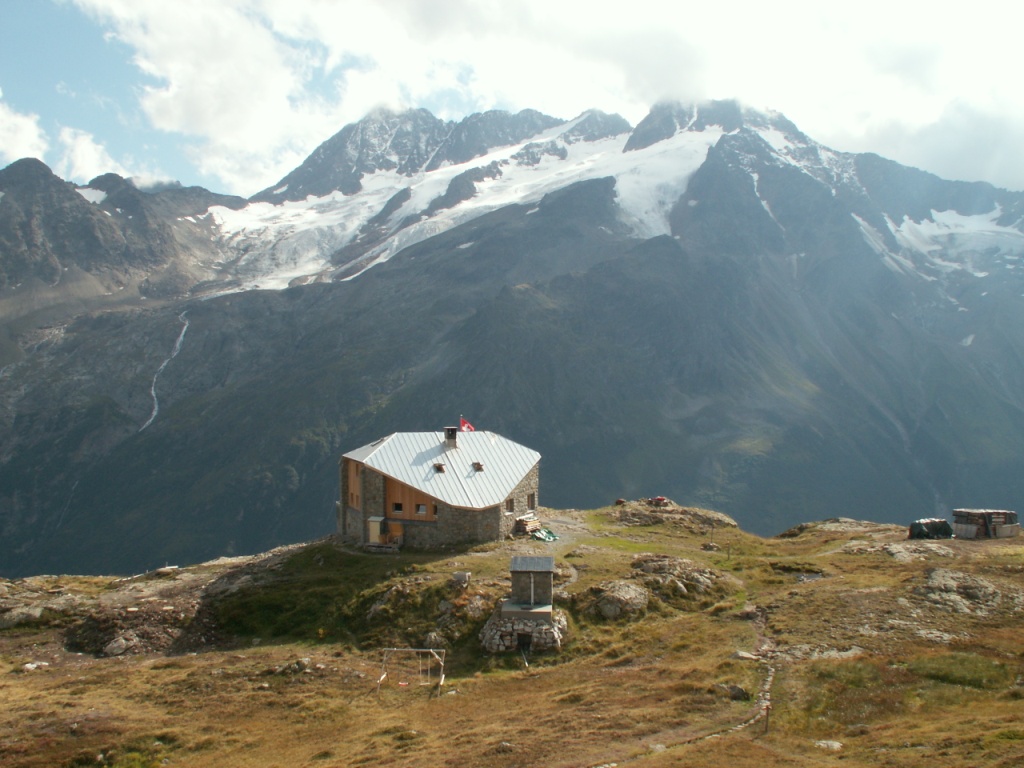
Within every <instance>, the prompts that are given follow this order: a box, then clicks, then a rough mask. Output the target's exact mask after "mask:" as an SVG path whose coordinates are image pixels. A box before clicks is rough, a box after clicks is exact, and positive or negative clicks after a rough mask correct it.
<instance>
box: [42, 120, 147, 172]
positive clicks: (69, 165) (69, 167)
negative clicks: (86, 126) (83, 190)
mask: <svg viewBox="0 0 1024 768" xmlns="http://www.w3.org/2000/svg"><path fill="white" fill-rule="evenodd" d="M59 141H60V145H61V151H60V159H59V160H58V161H57V163H56V166H55V167H54V172H55V173H56V174H57V175H58V176H60V177H62V178H65V179H71V180H74V181H78V182H83V183H84V182H87V181H89V180H91V179H94V178H96V177H97V176H100V175H102V174H104V173H116V174H118V175H120V176H125V177H128V176H131V173H130V172H129V171H127V170H126V169H125V168H124V167H123V166H122V165H121V164H120V163H118V162H117V161H116V160H114V158H112V157H111V156H110V154H109V153H108V152H107V150H106V148H104V147H103V146H102V145H100V144H98V143H97V142H96V139H95V138H94V137H93V135H92V134H91V133H87V132H86V131H80V130H78V129H76V128H67V127H65V128H61V130H60V136H59Z"/></svg>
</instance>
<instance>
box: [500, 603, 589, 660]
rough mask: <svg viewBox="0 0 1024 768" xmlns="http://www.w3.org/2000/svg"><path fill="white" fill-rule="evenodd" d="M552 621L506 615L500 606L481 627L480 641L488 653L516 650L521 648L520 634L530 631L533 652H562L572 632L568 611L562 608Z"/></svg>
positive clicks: (556, 611)
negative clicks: (563, 642) (566, 613)
mask: <svg viewBox="0 0 1024 768" xmlns="http://www.w3.org/2000/svg"><path fill="white" fill-rule="evenodd" d="M551 621H552V623H551V624H549V623H548V622H546V621H543V620H540V621H537V620H533V619H513V618H509V617H503V616H502V615H501V609H500V608H499V609H498V610H496V611H495V612H494V613H493V614H492V615H491V618H489V619H488V620H487V623H486V624H484V628H483V629H481V630H480V643H481V645H483V647H484V650H485V651H487V652H488V653H504V652H507V651H515V650H518V649H519V636H520V635H525V634H529V635H530V650H531V651H558V650H561V648H562V641H563V640H565V639H566V637H567V635H568V633H569V622H568V621H567V620H566V618H565V612H564V611H560V610H558V609H555V611H554V612H553V614H552V616H551Z"/></svg>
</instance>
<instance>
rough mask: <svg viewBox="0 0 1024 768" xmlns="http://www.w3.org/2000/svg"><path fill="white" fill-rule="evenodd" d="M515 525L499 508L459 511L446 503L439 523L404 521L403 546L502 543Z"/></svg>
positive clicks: (442, 507)
mask: <svg viewBox="0 0 1024 768" xmlns="http://www.w3.org/2000/svg"><path fill="white" fill-rule="evenodd" d="M508 517H510V516H508ZM512 522H513V521H512V520H506V515H505V514H504V513H503V512H502V511H501V508H500V507H490V508H489V509H458V508H456V507H449V506H448V505H447V504H438V505H437V519H436V520H433V521H430V522H427V521H423V522H419V521H416V520H403V521H402V524H403V528H404V540H403V542H402V546H404V547H411V548H413V549H440V548H443V547H446V546H451V545H454V544H479V543H481V542H485V541H499V540H501V539H503V538H505V537H506V536H508V535H509V534H510V533H511V531H512Z"/></svg>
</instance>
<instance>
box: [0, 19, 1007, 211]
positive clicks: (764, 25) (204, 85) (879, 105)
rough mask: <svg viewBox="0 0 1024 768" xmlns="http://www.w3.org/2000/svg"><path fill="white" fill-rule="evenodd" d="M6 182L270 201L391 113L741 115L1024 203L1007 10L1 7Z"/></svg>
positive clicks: (1, 137) (0, 155)
mask: <svg viewBox="0 0 1024 768" xmlns="http://www.w3.org/2000/svg"><path fill="white" fill-rule="evenodd" d="M0 7H2V10H3V23H2V25H0V166H4V165H6V164H7V163H9V162H12V161H13V160H16V159H18V158H20V157H25V156H34V157H39V158H41V159H42V160H44V161H45V162H46V163H47V164H48V165H49V166H50V167H51V168H52V169H53V170H54V171H55V172H56V173H58V174H59V175H60V176H62V177H64V178H67V179H72V180H75V181H79V182H84V181H87V180H89V179H90V178H92V177H94V176H96V175H98V174H100V173H104V172H107V171H115V172H117V173H120V174H122V175H125V176H135V177H137V178H140V179H177V180H180V181H181V182H183V183H185V184H201V185H203V186H205V187H208V188H210V189H213V190H216V191H219V192H233V193H236V194H242V195H251V194H253V193H255V192H257V191H259V190H260V189H262V188H264V187H266V186H269V185H270V184H273V183H274V182H275V181H277V180H278V179H280V178H281V177H282V176H284V175H285V173H287V172H288V171H289V170H291V169H292V168H294V167H295V166H296V165H298V164H299V163H300V162H301V161H302V159H303V158H305V156H306V155H308V154H309V153H310V152H311V151H312V150H313V149H314V148H315V147H316V146H317V145H318V144H319V143H320V142H322V141H324V140H325V139H327V138H328V137H330V136H331V135H333V134H334V133H336V132H337V131H338V130H339V129H340V128H341V127H342V126H343V125H344V124H346V123H348V122H352V121H354V120H357V119H359V118H360V117H361V116H363V115H364V114H365V113H366V112H367V111H369V110H370V109H372V108H373V107H375V106H379V105H386V106H392V107H426V108H427V109H429V110H431V111H432V112H434V113H435V114H437V115H439V116H441V117H445V118H459V117H461V116H464V115H466V114H469V113H471V112H476V111H481V110H486V109H508V110H519V109H523V108H526V107H531V108H534V109H538V110H540V111H542V112H546V113H548V114H551V115H554V116H556V117H563V118H571V117H574V116H575V115H576V114H578V113H579V112H581V111H583V110H584V109H588V108H591V107H596V108H599V109H603V110H604V111H606V112H619V113H620V114H622V115H623V116H624V117H625V118H626V119H628V120H629V121H630V122H632V123H634V124H635V123H636V122H637V121H639V120H640V119H641V118H642V117H643V116H644V114H646V112H647V109H648V107H649V106H650V105H651V104H653V103H654V102H656V101H658V100H660V99H666V98H671V99H682V100H685V101H693V100H702V99H708V98H737V99H739V100H741V101H743V102H744V103H745V104H746V105H748V106H752V107H755V108H771V109H776V110H778V111H780V112H783V113H785V114H786V115H787V116H788V117H789V118H790V119H792V120H793V121H794V122H795V123H796V124H797V125H798V126H799V127H800V128H801V129H802V130H803V131H804V132H805V133H807V134H809V135H810V136H811V137H812V138H815V139H817V140H818V141H820V142H822V143H824V144H827V145H828V146H831V147H833V148H835V149H839V150H845V151H873V152H877V153H879V154H882V155H885V156H887V157H891V158H893V159H896V160H899V161H900V162H903V163H906V164H909V165H914V166H917V167H920V168H924V169H926V170H929V171H932V172H934V173H937V174H939V175H941V176H944V177H946V178H955V179H967V180H985V181H990V182H992V183H994V184H997V185H999V186H1003V187H1008V188H1010V189H1017V190H1024V152H1022V151H1021V148H1022V147H1024V98H1021V97H1020V91H1019V80H1020V75H1019V72H1020V66H1019V62H1018V58H1019V56H1018V53H1017V51H1018V49H1019V36H1020V33H1019V30H1017V28H1016V25H1015V24H1014V23H1011V19H1010V18H1008V17H1007V15H1006V13H1007V5H1006V3H1005V2H1003V1H1002V0H1000V1H999V2H993V1H990V0H974V2H972V3H970V4H969V5H961V6H957V7H956V8H957V10H956V12H953V10H952V7H951V6H950V7H949V8H948V9H946V10H944V8H946V7H945V6H941V5H937V4H935V3H933V2H927V3H926V2H911V1H910V0H888V1H887V2H876V1H875V0H862V2H859V3H856V4H851V3H842V4H840V3H828V2H821V0H814V2H798V1H795V0H776V1H775V2H764V1H763V0H758V1H755V2H746V0H733V2H729V3H711V2H707V0H703V2H699V3H695V2H689V0H674V1H673V2H667V1H663V0H630V1H629V2H616V3H612V2H603V0H431V1H430V2H427V1H426V0H173V2H168V1H167V0H0Z"/></svg>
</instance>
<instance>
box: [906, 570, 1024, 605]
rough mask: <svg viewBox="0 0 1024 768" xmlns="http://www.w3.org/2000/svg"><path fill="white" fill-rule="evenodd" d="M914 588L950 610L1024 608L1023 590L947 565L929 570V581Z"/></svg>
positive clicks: (919, 594) (919, 593)
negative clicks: (997, 584)
mask: <svg viewBox="0 0 1024 768" xmlns="http://www.w3.org/2000/svg"><path fill="white" fill-rule="evenodd" d="M913 592H914V594H915V595H917V596H918V597H920V598H922V599H924V600H925V601H927V602H928V603H930V604H931V605H933V606H935V607H936V608H940V609H942V610H943V611H948V612H950V613H960V614H967V615H973V616H988V615H989V614H991V613H993V612H994V611H996V610H999V609H1004V610H1011V611H1020V610H1022V609H1024V593H1022V592H1021V591H1020V590H1018V589H1008V588H1005V587H1004V588H1002V589H1000V588H999V587H997V586H996V585H995V584H994V583H992V582H991V581H989V580H988V579H984V578H982V577H980V576H971V575H970V574H966V573H961V572H959V571H951V570H948V569H946V568H934V569H932V570H931V571H929V572H928V577H927V579H926V581H925V583H924V584H922V585H920V586H918V587H915V588H914V590H913Z"/></svg>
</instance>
